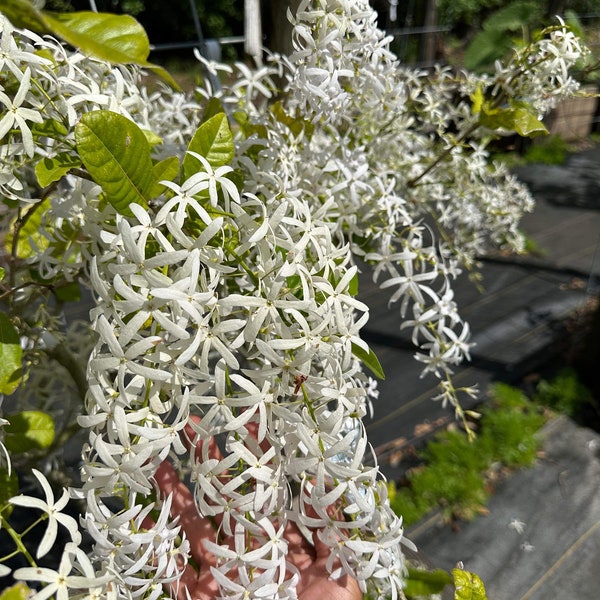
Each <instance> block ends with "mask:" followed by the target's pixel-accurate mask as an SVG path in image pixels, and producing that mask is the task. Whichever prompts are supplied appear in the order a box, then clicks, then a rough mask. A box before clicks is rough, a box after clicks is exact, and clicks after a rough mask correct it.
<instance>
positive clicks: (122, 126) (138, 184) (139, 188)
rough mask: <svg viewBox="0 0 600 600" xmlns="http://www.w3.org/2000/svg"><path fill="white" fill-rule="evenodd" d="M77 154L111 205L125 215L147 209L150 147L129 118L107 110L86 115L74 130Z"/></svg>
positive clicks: (150, 180)
mask: <svg viewBox="0 0 600 600" xmlns="http://www.w3.org/2000/svg"><path fill="white" fill-rule="evenodd" d="M75 141H76V142H77V151H78V152H79V156H80V157H81V159H82V161H83V164H84V165H85V167H86V168H87V170H88V171H89V173H90V175H91V176H92V178H93V179H94V181H95V182H96V183H98V184H99V185H100V186H102V189H103V190H104V192H105V193H106V196H107V199H108V201H109V202H110V203H111V204H112V205H113V206H114V207H115V208H116V209H117V211H118V212H119V213H121V214H123V215H128V216H130V215H131V211H130V209H129V205H130V204H132V203H134V202H135V203H137V204H140V205H141V206H147V200H148V199H149V198H150V196H151V191H152V189H153V186H154V184H155V183H156V181H155V179H154V172H153V167H152V159H151V157H150V145H149V144H148V140H147V139H146V136H145V135H144V132H143V131H142V130H141V129H140V128H139V127H138V126H137V125H136V124H135V123H134V122H133V121H130V120H129V119H128V118H126V117H123V116H122V115H119V114H117V113H114V112H110V111H107V110H96V111H92V112H88V113H85V114H84V115H83V116H82V117H81V119H80V121H79V123H78V124H77V125H76V127H75Z"/></svg>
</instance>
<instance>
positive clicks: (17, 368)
mask: <svg viewBox="0 0 600 600" xmlns="http://www.w3.org/2000/svg"><path fill="white" fill-rule="evenodd" d="M22 356H23V351H22V350H21V338H20V337H19V333H18V331H17V330H16V329H15V326H14V325H13V324H12V323H11V321H10V319H9V318H8V316H7V315H6V314H4V313H3V312H0V394H6V395H7V396H8V395H10V394H12V393H13V392H14V391H15V390H16V389H17V387H18V385H19V382H20V381H21V358H22Z"/></svg>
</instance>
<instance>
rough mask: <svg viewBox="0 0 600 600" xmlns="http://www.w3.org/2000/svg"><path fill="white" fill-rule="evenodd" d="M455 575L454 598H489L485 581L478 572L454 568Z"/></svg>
mask: <svg viewBox="0 0 600 600" xmlns="http://www.w3.org/2000/svg"><path fill="white" fill-rule="evenodd" d="M452 575H453V576H454V587H455V588H456V589H455V592H454V600H488V597H487V595H486V592H485V586H484V585H483V581H481V579H480V578H479V575H477V574H476V573H469V571H463V570H462V569H452Z"/></svg>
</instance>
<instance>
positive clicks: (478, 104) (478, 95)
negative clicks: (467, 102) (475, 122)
mask: <svg viewBox="0 0 600 600" xmlns="http://www.w3.org/2000/svg"><path fill="white" fill-rule="evenodd" d="M483 100H484V96H483V89H482V87H481V84H479V85H478V86H477V89H476V90H475V92H474V93H473V94H472V95H471V102H473V105H472V106H471V113H472V114H474V115H478V114H479V113H480V112H481V109H482V108H483Z"/></svg>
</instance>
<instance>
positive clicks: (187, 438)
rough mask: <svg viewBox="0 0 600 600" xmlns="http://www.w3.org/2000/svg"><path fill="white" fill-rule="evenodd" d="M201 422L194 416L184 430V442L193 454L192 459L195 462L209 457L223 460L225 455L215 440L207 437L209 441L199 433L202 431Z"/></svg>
mask: <svg viewBox="0 0 600 600" xmlns="http://www.w3.org/2000/svg"><path fill="white" fill-rule="evenodd" d="M200 422H201V419H200V417H198V416H195V415H193V416H191V417H190V418H189V420H188V422H187V424H186V425H185V427H184V428H183V441H184V443H185V445H186V447H187V449H188V450H189V451H190V453H191V454H192V459H193V460H194V461H202V459H203V458H206V457H208V458H215V459H217V460H223V454H222V453H221V450H220V449H219V446H218V445H217V442H216V440H215V438H214V437H213V436H208V435H207V436H206V437H208V440H207V439H205V438H203V437H202V435H201V433H200V431H199V430H200V429H201V426H200Z"/></svg>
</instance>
